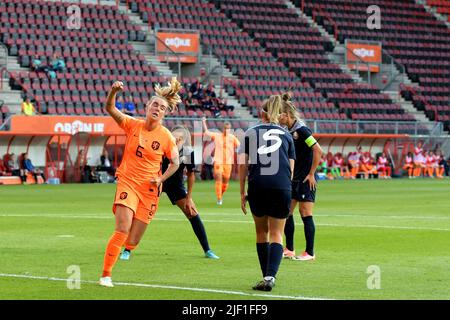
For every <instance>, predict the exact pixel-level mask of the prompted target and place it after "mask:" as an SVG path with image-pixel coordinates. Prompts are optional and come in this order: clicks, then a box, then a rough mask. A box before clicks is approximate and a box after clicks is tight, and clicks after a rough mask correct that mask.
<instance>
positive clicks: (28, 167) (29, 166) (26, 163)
mask: <svg viewBox="0 0 450 320" xmlns="http://www.w3.org/2000/svg"><path fill="white" fill-rule="evenodd" d="M22 161H23V163H22V167H23V169H24V170H25V174H24V175H25V176H26V173H27V172H30V173H31V174H32V175H33V176H34V180H35V181H36V184H37V183H38V178H37V177H38V175H40V176H41V177H42V179H43V180H44V182H45V176H44V172H42V171H41V170H40V169H39V168H36V167H35V166H34V165H33V163H32V162H31V159H30V158H28V153H23V154H22Z"/></svg>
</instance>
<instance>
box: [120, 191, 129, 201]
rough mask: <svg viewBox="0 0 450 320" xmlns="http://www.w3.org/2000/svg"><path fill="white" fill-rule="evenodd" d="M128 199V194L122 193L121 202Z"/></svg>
mask: <svg viewBox="0 0 450 320" xmlns="http://www.w3.org/2000/svg"><path fill="white" fill-rule="evenodd" d="M127 197H128V193H126V192H122V193H121V194H120V200H125V199H126V198H127Z"/></svg>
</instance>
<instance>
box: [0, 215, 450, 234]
mask: <svg viewBox="0 0 450 320" xmlns="http://www.w3.org/2000/svg"><path fill="white" fill-rule="evenodd" d="M0 217H19V218H20V217H23V218H40V217H41V218H42V217H44V218H58V219H105V220H112V219H113V217H112V215H108V216H106V215H105V216H93V215H86V216H83V215H79V216H69V215H68V216H58V215H52V214H47V215H39V214H29V215H20V214H11V215H9V214H0ZM155 221H174V222H180V221H186V219H168V218H159V217H158V216H156V217H155ZM202 221H203V222H211V223H248V224H253V221H244V220H210V219H202ZM295 225H296V226H302V225H303V224H302V223H295ZM316 226H319V227H320V226H322V227H337V228H376V229H399V230H425V231H450V228H427V227H408V226H387V225H382V226H380V225H369V224H361V225H351V224H336V223H316Z"/></svg>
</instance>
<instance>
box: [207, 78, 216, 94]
mask: <svg viewBox="0 0 450 320" xmlns="http://www.w3.org/2000/svg"><path fill="white" fill-rule="evenodd" d="M205 94H206V96H207V97H211V98H216V92H215V91H214V81H212V80H211V81H210V82H209V84H208V87H206V90H205Z"/></svg>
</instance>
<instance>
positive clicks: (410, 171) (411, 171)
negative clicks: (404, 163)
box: [408, 168, 413, 177]
mask: <svg viewBox="0 0 450 320" xmlns="http://www.w3.org/2000/svg"><path fill="white" fill-rule="evenodd" d="M412 174H413V168H409V169H408V176H409V177H412Z"/></svg>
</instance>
